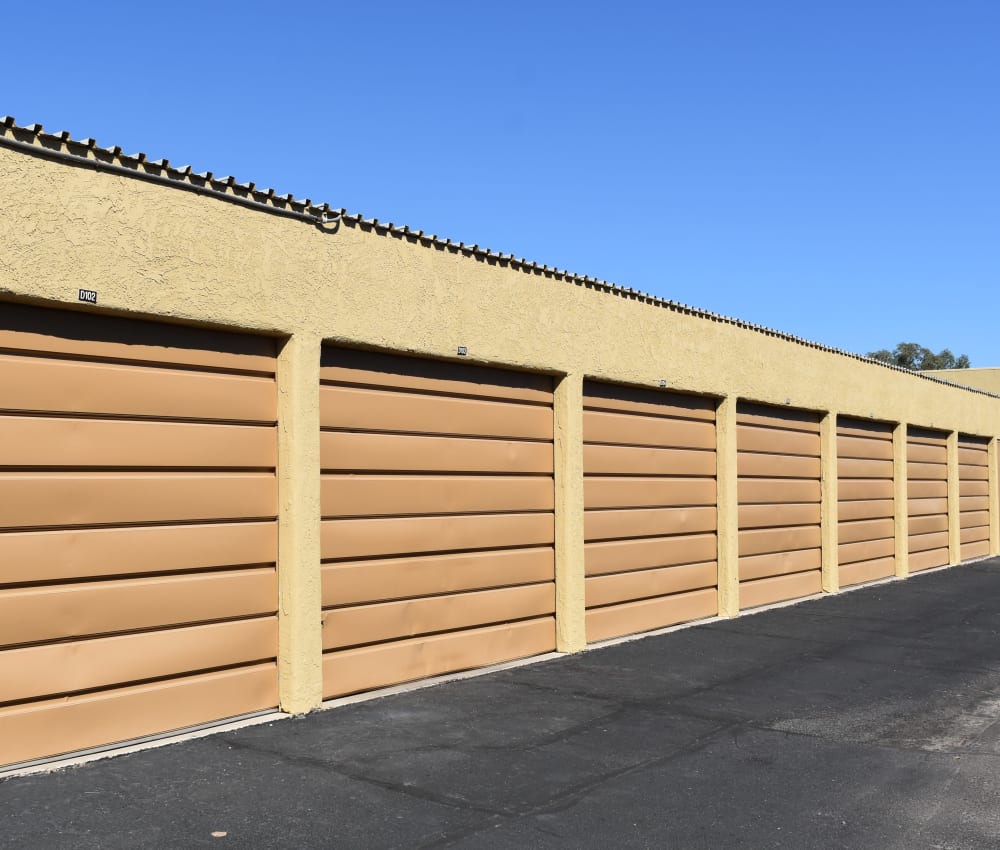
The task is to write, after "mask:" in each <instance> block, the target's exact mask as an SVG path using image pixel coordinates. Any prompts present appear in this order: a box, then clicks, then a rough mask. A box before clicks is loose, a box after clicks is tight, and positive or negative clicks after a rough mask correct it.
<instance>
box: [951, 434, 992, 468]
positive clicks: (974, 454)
mask: <svg viewBox="0 0 1000 850" xmlns="http://www.w3.org/2000/svg"><path fill="white" fill-rule="evenodd" d="M987 458H988V452H987V449H986V444H985V443H984V444H983V445H982V446H980V447H975V448H966V447H965V446H963V442H962V440H961V438H959V441H958V462H959V463H960V464H961V463H965V464H969V465H971V466H986V465H987V464H988V460H987Z"/></svg>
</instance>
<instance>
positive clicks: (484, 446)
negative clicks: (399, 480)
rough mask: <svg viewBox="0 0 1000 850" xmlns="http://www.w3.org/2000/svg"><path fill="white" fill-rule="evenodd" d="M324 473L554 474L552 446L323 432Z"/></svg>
mask: <svg viewBox="0 0 1000 850" xmlns="http://www.w3.org/2000/svg"><path fill="white" fill-rule="evenodd" d="M320 453H321V455H322V459H323V460H322V463H323V470H324V471H331V472H332V471H344V472H347V471H363V470H367V471H371V472H448V473H460V472H502V473H508V474H516V473H525V474H531V473H534V474H540V473H547V474H550V475H551V474H552V469H553V458H552V443H550V442H545V443H542V442H538V443H533V442H522V441H516V440H491V439H463V438H460V437H433V436H411V435H404V434H372V433H367V432H365V433H361V432H357V433H355V432H341V431H324V432H323V433H322V434H321V435H320Z"/></svg>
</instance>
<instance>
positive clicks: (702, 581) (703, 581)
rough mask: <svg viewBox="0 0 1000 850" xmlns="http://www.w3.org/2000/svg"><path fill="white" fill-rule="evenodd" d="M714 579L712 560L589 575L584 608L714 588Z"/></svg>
mask: <svg viewBox="0 0 1000 850" xmlns="http://www.w3.org/2000/svg"><path fill="white" fill-rule="evenodd" d="M717 579H718V566H717V564H716V562H715V561H709V562H706V563H701V564H685V565H683V566H677V567H661V568H659V569H652V570H637V571H630V572H624V573H614V574H611V575H601V576H590V577H588V578H587V581H586V603H587V607H588V608H594V607H598V606H601V605H614V604H616V603H620V602H632V601H635V600H637V599H648V598H652V597H655V596H669V595H670V594H673V593H685V592H687V591H690V590H703V589H705V588H714V587H715V585H716V581H717Z"/></svg>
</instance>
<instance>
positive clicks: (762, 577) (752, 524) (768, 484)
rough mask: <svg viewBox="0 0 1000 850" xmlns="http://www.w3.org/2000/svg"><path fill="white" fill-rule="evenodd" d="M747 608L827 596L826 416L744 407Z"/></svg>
mask: <svg viewBox="0 0 1000 850" xmlns="http://www.w3.org/2000/svg"><path fill="white" fill-rule="evenodd" d="M736 422H737V450H738V467H739V503H740V508H739V525H740V531H739V546H740V606H741V607H742V608H753V607H755V606H757V605H766V604H768V603H771V602H780V601H782V600H785V599H796V598H798V597H800V596H808V595H809V594H812V593H819V592H820V591H821V590H822V587H823V582H822V577H821V567H822V554H821V534H820V439H819V414H817V413H812V412H809V411H805V410H786V409H783V408H778V407H764V406H762V405H755V404H748V403H740V404H739V405H738V406H737V409H736Z"/></svg>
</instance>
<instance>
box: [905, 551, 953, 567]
mask: <svg viewBox="0 0 1000 850" xmlns="http://www.w3.org/2000/svg"><path fill="white" fill-rule="evenodd" d="M948 560H949V556H948V548H947V547H938V548H936V549H924V550H916V551H914V550H911V551H910V572H911V573H915V572H920V571H921V570H930V569H933V568H935V567H945V566H947V565H948Z"/></svg>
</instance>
